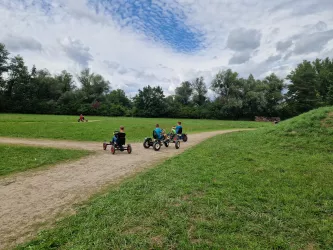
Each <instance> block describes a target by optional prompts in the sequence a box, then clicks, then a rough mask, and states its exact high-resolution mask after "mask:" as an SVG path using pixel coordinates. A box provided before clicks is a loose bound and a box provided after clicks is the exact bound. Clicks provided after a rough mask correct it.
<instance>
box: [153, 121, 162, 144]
mask: <svg viewBox="0 0 333 250" xmlns="http://www.w3.org/2000/svg"><path fill="white" fill-rule="evenodd" d="M154 131H155V132H156V135H157V139H159V140H161V139H163V138H164V135H163V130H162V129H161V128H160V125H159V124H156V126H155V129H154Z"/></svg>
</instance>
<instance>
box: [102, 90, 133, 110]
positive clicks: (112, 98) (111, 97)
mask: <svg viewBox="0 0 333 250" xmlns="http://www.w3.org/2000/svg"><path fill="white" fill-rule="evenodd" d="M107 100H108V101H109V102H110V103H113V104H117V105H121V106H123V107H126V108H130V107H131V100H130V99H129V98H128V97H127V96H126V94H125V91H124V90H122V89H115V90H112V91H111V92H110V93H109V94H108V95H107Z"/></svg>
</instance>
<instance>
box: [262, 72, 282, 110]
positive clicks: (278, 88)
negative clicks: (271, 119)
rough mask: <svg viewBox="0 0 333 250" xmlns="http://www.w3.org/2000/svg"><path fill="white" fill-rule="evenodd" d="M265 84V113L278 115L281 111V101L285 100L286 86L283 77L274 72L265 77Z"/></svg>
mask: <svg viewBox="0 0 333 250" xmlns="http://www.w3.org/2000/svg"><path fill="white" fill-rule="evenodd" d="M262 82H263V84H264V86H265V102H266V105H265V106H266V108H265V113H266V115H268V116H278V115H279V114H280V112H281V108H282V106H281V103H282V102H283V100H284V97H283V94H282V90H283V89H284V88H285V87H286V85H285V84H284V81H283V79H280V78H278V77H277V76H276V75H275V74H274V73H272V74H270V75H269V76H267V77H265V79H264V80H263V81H262Z"/></svg>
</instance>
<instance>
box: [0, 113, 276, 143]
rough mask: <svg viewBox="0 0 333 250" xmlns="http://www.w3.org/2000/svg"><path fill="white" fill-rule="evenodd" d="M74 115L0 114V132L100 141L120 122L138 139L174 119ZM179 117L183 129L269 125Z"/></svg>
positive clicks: (166, 126) (128, 136) (110, 134)
mask: <svg viewBox="0 0 333 250" xmlns="http://www.w3.org/2000/svg"><path fill="white" fill-rule="evenodd" d="M77 119H78V116H55V115H18V114H0V136H11V137H30V138H54V139H67V140H83V141H104V140H110V138H111V136H112V133H113V131H114V130H117V129H119V126H121V125H123V126H125V130H126V133H127V138H128V140H129V141H132V142H139V141H142V140H143V139H144V137H146V136H151V134H152V131H153V129H154V128H155V124H156V123H159V124H160V127H162V128H165V129H166V130H167V131H170V130H171V127H172V126H173V125H175V124H176V123H177V121H178V120H177V119H163V118H154V119H153V118H130V117H97V116H96V117H89V116H86V119H88V122H84V123H82V122H80V123H79V122H77ZM181 121H182V124H183V127H184V132H185V133H194V132H202V131H212V130H223V129H234V128H258V127H267V126H272V124H271V123H259V122H248V121H217V120H193V119H181Z"/></svg>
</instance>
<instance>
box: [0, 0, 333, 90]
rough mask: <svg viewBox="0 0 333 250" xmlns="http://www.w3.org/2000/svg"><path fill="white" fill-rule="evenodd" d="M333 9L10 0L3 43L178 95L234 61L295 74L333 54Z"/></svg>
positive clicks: (37, 57) (258, 3)
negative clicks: (304, 64) (176, 91)
mask: <svg viewBox="0 0 333 250" xmlns="http://www.w3.org/2000/svg"><path fill="white" fill-rule="evenodd" d="M332 13H333V1H332V0H274V1H267V0H159V1H157V0H0V42H1V43H4V44H5V45H6V48H7V49H8V50H9V52H10V53H11V55H12V56H15V55H18V54H19V55H21V56H23V58H24V59H25V62H26V64H27V65H28V66H29V67H32V65H33V64H35V65H36V67H37V68H38V69H43V68H47V69H48V70H49V71H50V72H51V73H54V74H56V73H59V72H61V71H62V70H67V71H69V72H71V73H72V74H74V75H77V74H78V73H79V72H80V70H82V69H83V68H87V67H89V68H90V69H91V70H92V71H93V72H94V73H98V74H101V75H102V76H103V77H104V78H105V79H107V80H109V81H110V82H111V88H112V89H117V88H120V89H123V90H124V91H125V92H126V93H127V94H129V95H130V96H132V95H135V93H137V91H138V89H142V88H143V87H144V86H147V85H151V86H157V85H159V86H161V87H162V88H163V90H164V91H165V94H166V95H169V94H173V93H174V89H175V88H176V87H178V86H179V85H180V83H181V82H182V81H185V80H193V79H194V78H196V77H200V76H203V77H204V78H205V82H206V84H207V87H209V86H210V82H211V80H212V79H213V77H214V76H215V75H216V73H218V71H220V70H224V69H228V68H230V69H232V70H233V71H237V72H238V73H239V74H240V76H242V77H247V76H248V75H249V74H250V73H252V74H253V75H254V76H255V77H256V78H264V77H265V76H266V75H268V74H270V73H275V74H277V75H278V76H280V77H285V76H286V75H287V74H288V73H289V72H290V71H291V70H292V69H293V68H294V67H295V66H296V65H297V64H298V63H300V62H302V61H303V60H313V59H315V58H325V57H331V58H332V57H333V14H332ZM210 94H211V92H210Z"/></svg>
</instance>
